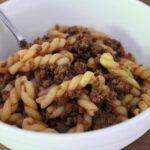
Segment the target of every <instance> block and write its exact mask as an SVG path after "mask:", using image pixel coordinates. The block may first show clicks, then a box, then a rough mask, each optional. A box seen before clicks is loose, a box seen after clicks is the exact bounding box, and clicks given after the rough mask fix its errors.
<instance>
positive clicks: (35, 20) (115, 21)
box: [0, 0, 150, 148]
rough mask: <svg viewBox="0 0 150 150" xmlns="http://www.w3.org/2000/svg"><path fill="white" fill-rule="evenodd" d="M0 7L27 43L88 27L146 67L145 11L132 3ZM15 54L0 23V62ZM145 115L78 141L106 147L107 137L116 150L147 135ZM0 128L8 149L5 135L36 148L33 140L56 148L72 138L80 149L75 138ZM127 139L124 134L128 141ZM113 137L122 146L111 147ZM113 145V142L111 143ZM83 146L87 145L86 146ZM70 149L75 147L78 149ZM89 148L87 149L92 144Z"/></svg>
mask: <svg viewBox="0 0 150 150" xmlns="http://www.w3.org/2000/svg"><path fill="white" fill-rule="evenodd" d="M0 8H1V9H2V10H3V11H4V13H5V14H6V15H7V16H8V17H9V18H10V20H12V22H13V23H14V24H15V26H16V27H17V28H18V29H19V30H20V32H21V33H22V34H23V35H24V36H25V38H26V39H27V40H28V41H32V40H33V39H34V38H36V37H37V36H42V35H44V34H45V33H46V32H47V30H48V29H49V28H50V27H52V26H53V25H55V24H64V25H65V24H66V25H83V26H90V27H94V28H95V29H97V30H98V31H102V32H104V33H106V34H108V35H109V36H110V37H112V38H116V39H118V40H120V41H121V42H122V44H123V45H124V46H125V48H126V50H127V51H128V52H132V53H133V54H134V55H135V57H136V58H137V61H138V62H141V63H144V64H146V65H147V66H148V65H149V59H148V58H149V57H150V44H149V35H150V30H149V27H150V17H149V16H150V9H149V7H147V6H145V5H144V4H142V3H140V2H137V1H135V0H126V1H120V0H113V1H110V0H105V1H104V0H92V1H87V0H82V2H81V0H74V1H70V0H61V1H60V0H38V1H37V0H32V1H31V0H26V1H22V2H20V0H11V1H8V2H6V4H3V5H0ZM17 49H18V47H17V43H16V41H15V39H14V38H13V36H12V35H11V33H10V32H9V31H8V29H7V28H6V27H5V26H4V24H3V23H2V22H1V21H0V59H2V58H6V56H7V55H9V54H11V53H13V52H14V51H16V50H17ZM149 66H150V65H149ZM149 114H150V110H148V111H147V112H144V113H143V114H140V115H139V116H137V117H135V118H133V119H132V120H133V121H132V120H129V121H127V122H124V123H122V124H118V125H116V126H113V127H109V128H106V129H102V130H99V131H92V132H89V133H86V134H82V133H81V134H78V135H80V137H84V138H85V137H86V138H87V139H94V138H95V139H96V138H97V140H96V141H93V142H97V143H99V141H98V138H99V137H100V135H101V143H103V144H104V145H107V141H106V140H105V139H104V137H108V141H111V140H112V143H113V144H114V143H115V142H116V143H115V144H116V145H119V148H121V147H123V146H125V145H127V144H129V143H130V142H132V141H133V140H135V139H136V138H137V137H139V136H140V135H142V134H143V133H144V132H145V131H146V130H147V128H148V127H147V126H148V125H146V127H145V126H144V124H145V123H144V121H145V120H146V118H148V116H149ZM139 122H140V123H141V126H139V127H137V128H138V129H140V130H138V131H135V130H132V129H133V128H134V127H135V126H136V125H137V123H139ZM142 125H143V126H142ZM0 126H1V128H0V129H1V130H2V131H3V132H2V133H1V135H3V137H6V138H3V139H4V140H5V141H4V140H3V143H6V144H9V140H7V135H6V131H7V132H9V133H10V139H11V138H12V136H13V135H14V134H16V133H17V136H15V138H18V139H17V140H19V139H23V140H24V141H25V139H28V138H29V141H27V142H32V143H34V144H37V141H41V142H43V143H44V142H45V143H49V142H54V141H59V144H60V146H63V145H64V143H63V142H64V141H63V140H62V139H64V140H66V141H67V142H68V143H69V142H70V143H71V142H72V143H75V142H74V141H73V140H74V139H75V140H76V141H77V142H76V143H80V144H82V142H80V138H78V137H79V136H78V135H77V134H76V135H73V136H72V135H68V136H64V135H59V136H58V135H54V136H49V135H46V134H44V133H42V134H39V133H32V132H26V131H22V130H19V129H15V128H13V127H11V128H9V126H8V125H4V124H3V123H0ZM124 129H127V130H128V131H129V133H126V132H125V134H124V136H122V134H120V133H122V131H123V130H124ZM117 131H118V132H117ZM115 132H117V134H115ZM132 132H133V133H132ZM137 132H138V133H137ZM92 133H93V134H92ZM135 133H136V134H135ZM128 134H130V138H129V135H128ZM105 135H107V136H105ZM113 136H116V137H118V139H117V140H118V141H119V140H120V141H121V140H122V139H123V138H124V139H126V140H127V141H124V142H122V143H123V144H122V143H117V140H116V139H115V138H113ZM1 137H2V136H1ZM1 137H0V138H1ZM24 137H25V138H24ZM50 137H51V141H50V140H49V138H50ZM70 137H71V138H70ZM30 138H32V139H30ZM121 138H122V139H121ZM61 140H62V141H61ZM113 140H114V141H115V140H116V141H115V142H113ZM10 141H11V140H10ZM24 141H23V142H24ZM122 141H123V140H122ZM83 143H84V144H85V145H86V144H87V145H88V141H83ZM39 144H40V142H39ZM51 144H52V145H53V146H55V145H56V146H57V145H58V144H57V143H55V142H54V144H53V143H51ZM80 144H79V145H80ZM89 144H91V143H90V142H89ZM10 145H13V143H12V144H11V143H10ZM37 145H38V144H37ZM45 146H47V145H45ZM58 146H59V145H58ZM74 146H75V147H76V146H78V145H74ZM90 146H92V144H91V145H90Z"/></svg>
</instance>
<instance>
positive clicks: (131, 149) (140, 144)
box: [0, 0, 150, 150]
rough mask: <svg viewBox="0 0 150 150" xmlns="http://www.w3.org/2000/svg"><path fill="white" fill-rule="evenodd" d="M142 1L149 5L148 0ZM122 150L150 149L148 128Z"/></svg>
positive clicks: (2, 147) (1, 148) (0, 148)
mask: <svg viewBox="0 0 150 150" xmlns="http://www.w3.org/2000/svg"><path fill="white" fill-rule="evenodd" d="M4 1H5V0H0V3H2V2H4ZM142 1H144V2H145V3H147V4H149V5H150V0H142ZM0 150H8V148H6V147H4V146H3V145H1V144H0ZM124 150H150V130H149V131H148V132H147V133H146V134H145V135H143V136H142V137H141V138H139V139H138V140H137V141H135V142H134V143H132V144H130V145H129V146H127V147H126V148H124Z"/></svg>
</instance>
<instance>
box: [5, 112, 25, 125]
mask: <svg viewBox="0 0 150 150" xmlns="http://www.w3.org/2000/svg"><path fill="white" fill-rule="evenodd" d="M22 122H23V115H22V114H20V113H14V114H12V115H11V116H10V118H9V119H8V121H7V123H9V124H12V125H17V126H19V127H21V126H22Z"/></svg>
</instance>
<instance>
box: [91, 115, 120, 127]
mask: <svg viewBox="0 0 150 150" xmlns="http://www.w3.org/2000/svg"><path fill="white" fill-rule="evenodd" d="M116 123H118V121H117V118H116V116H115V115H113V114H112V113H109V112H102V114H100V115H98V116H95V117H94V119H93V126H92V128H93V129H100V128H104V127H108V126H110V125H114V124H116Z"/></svg>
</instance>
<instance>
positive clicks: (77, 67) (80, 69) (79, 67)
mask: <svg viewBox="0 0 150 150" xmlns="http://www.w3.org/2000/svg"><path fill="white" fill-rule="evenodd" d="M72 69H73V70H74V72H75V74H76V75H78V74H84V73H85V72H86V70H87V65H86V64H85V63H83V62H75V64H74V65H73V67H72Z"/></svg>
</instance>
